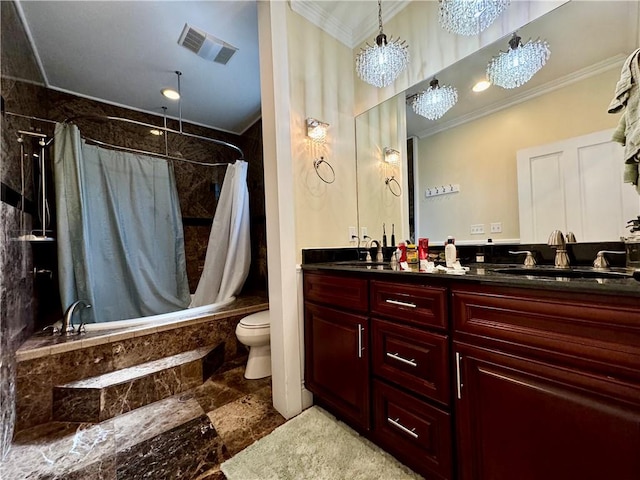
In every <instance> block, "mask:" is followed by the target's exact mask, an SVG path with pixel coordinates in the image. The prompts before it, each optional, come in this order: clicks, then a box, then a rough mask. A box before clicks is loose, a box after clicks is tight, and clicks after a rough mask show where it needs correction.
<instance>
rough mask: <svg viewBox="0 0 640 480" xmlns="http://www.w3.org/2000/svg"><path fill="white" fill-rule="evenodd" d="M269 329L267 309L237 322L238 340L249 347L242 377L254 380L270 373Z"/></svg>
mask: <svg viewBox="0 0 640 480" xmlns="http://www.w3.org/2000/svg"><path fill="white" fill-rule="evenodd" d="M270 329H271V322H270V321H269V310H265V311H262V312H258V313H253V314H251V315H248V316H246V317H244V318H243V319H242V320H240V323H238V326H237V327H236V336H237V337H238V341H239V342H240V343H242V344H243V345H246V346H247V347H249V360H248V361H247V368H246V369H245V372H244V378H247V379H250V380H254V379H257V378H264V377H268V376H269V375H271V342H270V340H271V334H270Z"/></svg>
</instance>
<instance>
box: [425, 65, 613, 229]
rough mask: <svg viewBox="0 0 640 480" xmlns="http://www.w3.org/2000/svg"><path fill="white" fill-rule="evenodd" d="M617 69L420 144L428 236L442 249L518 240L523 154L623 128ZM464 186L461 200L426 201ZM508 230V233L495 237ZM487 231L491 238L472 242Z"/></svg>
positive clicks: (444, 197)
mask: <svg viewBox="0 0 640 480" xmlns="http://www.w3.org/2000/svg"><path fill="white" fill-rule="evenodd" d="M618 77H619V68H614V69H611V70H608V71H606V72H604V73H601V74H599V75H597V76H593V77H590V78H588V79H585V80H582V81H580V82H577V83H574V84H572V85H570V86H567V87H564V88H562V89H558V90H555V91H553V92H551V93H548V94H546V95H543V96H540V97H537V98H535V99H532V100H529V101H527V102H524V103H522V104H519V105H516V106H514V107H511V108H508V109H505V110H502V111H499V112H496V113H494V114H492V115H488V116H486V117H483V118H481V119H478V120H476V121H473V122H469V123H467V124H464V125H461V126H459V127H456V128H452V129H449V130H447V131H445V132H442V133H439V134H436V135H433V136H430V137H426V138H424V139H421V140H420V141H419V142H418V159H419V160H418V165H419V166H418V172H419V175H418V177H417V182H418V191H419V195H418V196H417V199H416V200H417V205H418V209H419V215H418V218H419V225H420V236H427V237H429V238H431V239H433V240H434V241H439V240H444V239H445V238H446V237H447V235H453V236H455V237H456V239H457V240H473V241H478V242H479V241H484V240H486V238H493V239H494V240H500V239H505V240H506V239H518V238H519V220H518V196H517V172H516V152H517V151H518V150H520V149H522V148H527V147H532V146H536V145H544V144H546V143H551V142H555V141H559V140H562V139H565V138H570V137H575V136H578V135H583V134H587V133H591V132H595V131H599V130H604V129H607V128H613V127H615V126H616V125H617V122H618V117H619V116H618V115H610V114H608V113H607V106H608V105H609V102H610V100H611V98H612V96H613V91H614V88H615V84H616V82H617V80H618ZM450 183H452V184H460V193H456V194H452V195H442V196H437V197H431V198H425V195H424V192H425V188H427V187H430V186H434V185H440V184H450ZM492 222H502V233H501V234H492V233H489V225H490V223H492ZM472 224H484V225H485V232H486V233H485V235H473V236H472V235H470V233H469V229H470V226H471V225H472Z"/></svg>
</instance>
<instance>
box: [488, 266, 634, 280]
mask: <svg viewBox="0 0 640 480" xmlns="http://www.w3.org/2000/svg"><path fill="white" fill-rule="evenodd" d="M494 272H496V273H506V274H509V275H530V276H534V277H564V278H618V279H625V278H632V276H633V274H632V273H631V272H628V271H624V270H596V269H593V268H586V267H585V268H552V267H549V268H545V267H534V268H525V267H508V268H496V269H494Z"/></svg>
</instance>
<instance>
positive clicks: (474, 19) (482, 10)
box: [439, 0, 510, 35]
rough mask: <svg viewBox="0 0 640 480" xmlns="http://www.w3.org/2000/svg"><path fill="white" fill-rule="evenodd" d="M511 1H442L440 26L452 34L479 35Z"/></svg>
mask: <svg viewBox="0 0 640 480" xmlns="http://www.w3.org/2000/svg"><path fill="white" fill-rule="evenodd" d="M509 3H510V0H440V15H439V18H440V25H441V26H442V28H444V29H445V30H446V31H448V32H450V33H457V34H458V35H477V34H478V33H480V32H482V31H483V30H484V29H486V28H487V27H488V26H489V25H491V24H492V23H493V22H494V21H495V19H496V18H498V16H499V15H500V14H501V13H502V12H503V11H504V10H505V8H507V7H508V6H509Z"/></svg>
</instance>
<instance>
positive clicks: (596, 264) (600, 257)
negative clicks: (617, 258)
mask: <svg viewBox="0 0 640 480" xmlns="http://www.w3.org/2000/svg"><path fill="white" fill-rule="evenodd" d="M605 253H612V254H613V253H617V254H622V255H624V254H625V253H627V252H625V251H624V250H623V251H621V252H619V251H617V250H600V251H599V252H598V254H597V255H596V259H595V260H594V261H593V268H595V269H596V270H607V269H608V268H609V262H607V259H606V258H605V256H604V255H605Z"/></svg>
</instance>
